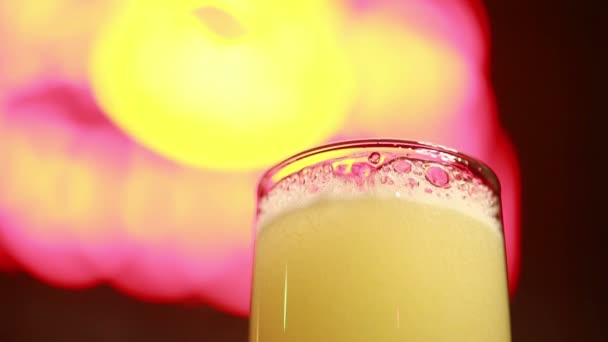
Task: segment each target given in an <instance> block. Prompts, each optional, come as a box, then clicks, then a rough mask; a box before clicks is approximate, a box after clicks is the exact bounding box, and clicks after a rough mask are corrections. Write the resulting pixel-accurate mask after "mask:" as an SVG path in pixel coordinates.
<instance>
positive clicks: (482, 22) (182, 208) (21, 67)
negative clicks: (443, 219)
mask: <svg viewBox="0 0 608 342" xmlns="http://www.w3.org/2000/svg"><path fill="white" fill-rule="evenodd" d="M344 1H345V3H346V4H347V6H346V7H345V8H344V9H343V10H344V13H345V14H346V15H345V17H346V19H345V22H344V23H343V29H344V32H345V37H347V38H345V41H344V42H343V48H344V49H348V51H349V54H350V55H352V56H355V57H357V58H359V59H358V60H356V61H357V63H358V64H356V66H357V68H355V70H354V72H355V74H357V77H359V80H360V82H359V87H360V88H359V93H358V98H357V99H356V100H355V101H354V103H353V105H352V108H351V110H350V112H349V113H348V115H347V116H346V122H345V123H344V125H343V127H342V128H341V129H339V130H338V131H336V132H335V134H334V138H333V139H332V140H333V141H336V140H342V139H351V138H374V137H388V138H404V139H414V140H424V141H432V142H435V143H439V144H443V145H446V146H451V147H454V148H457V149H460V150H462V151H465V152H466V153H468V154H471V155H473V156H475V157H477V158H479V159H481V160H483V161H485V162H487V163H488V164H489V165H490V166H491V167H492V168H493V169H494V170H495V171H496V173H497V174H498V176H499V178H500V180H501V183H502V195H503V197H502V201H503V210H504V213H503V216H504V222H505V236H506V246H507V258H508V271H509V280H510V288H511V291H512V292H513V291H514V289H515V284H516V281H517V278H518V273H519V265H520V230H519V229H520V228H519V218H520V179H519V170H518V162H517V158H516V154H515V151H514V149H513V146H512V145H511V143H510V141H509V139H508V137H507V136H506V135H505V133H504V132H503V130H502V129H501V128H500V126H499V121H498V115H497V112H496V109H495V106H494V99H493V92H492V90H491V87H490V85H489V81H488V75H487V72H488V70H487V69H488V66H487V60H488V44H489V43H488V42H489V40H488V38H489V37H488V28H487V20H486V17H485V13H484V12H483V8H482V7H481V5H480V2H479V1H478V0H470V1H466V0H463V1H441V0H428V1H423V0H417V1H399V0H367V1H363V0H358V1H350V0H348V1H347V0H344ZM9 3H12V2H2V3H1V5H0V12H4V13H9V11H2V9H4V8H5V7H7V6H8V7H10V6H9V5H10V4H9ZM41 3H44V4H45V6H42V7H40V8H39V9H38V10H35V9H36V6H39V5H40V4H41ZM53 3H58V2H56V1H51V0H48V1H38V0H36V1H23V2H18V8H19V11H18V13H20V14H19V15H15V16H10V18H7V20H3V22H2V23H0V37H7V39H6V40H5V41H8V42H10V45H11V47H13V48H14V49H8V50H7V51H12V53H11V54H9V55H7V56H6V57H7V58H4V59H2V60H0V71H2V73H1V76H0V100H2V106H1V107H0V136H1V137H2V144H0V160H2V161H3V165H4V166H3V168H2V169H1V170H0V270H12V269H15V268H16V267H22V268H24V269H25V270H27V271H28V272H30V273H32V274H34V275H35V276H37V277H39V278H41V279H43V280H45V281H47V282H49V283H52V284H55V285H57V286H63V287H69V288H82V287H87V286H92V285H94V284H97V283H99V282H109V283H111V284H113V285H114V286H115V287H117V288H119V289H121V290H123V291H125V292H127V293H129V294H131V295H133V296H136V297H138V298H143V299H147V300H155V301H159V300H160V301H172V302H175V301H185V300H195V301H203V302H206V303H209V304H211V305H214V306H216V307H218V308H221V309H223V310H226V311H229V312H232V313H236V314H241V315H245V314H247V311H248V305H249V285H250V276H251V258H252V249H251V241H252V236H251V232H252V229H251V228H252V219H253V214H254V188H255V184H256V181H257V177H258V176H259V174H260V172H261V170H251V169H242V170H233V171H230V172H222V171H221V170H216V171H210V170H207V169H194V168H191V167H187V166H184V165H181V164H179V163H176V162H172V161H170V160H169V159H167V158H166V157H165V156H161V155H157V154H155V153H153V152H151V151H150V150H148V149H147V148H146V147H144V146H142V145H139V144H137V143H136V142H135V141H134V140H133V139H132V138H131V137H129V136H127V135H126V134H125V133H124V132H123V131H121V130H120V129H119V128H118V127H116V126H115V125H114V124H112V123H111V122H110V121H109V120H108V118H107V117H106V114H105V113H103V112H102V111H101V110H100V108H99V106H98V104H97V103H96V100H97V99H95V98H93V96H92V94H91V92H90V90H89V84H88V82H87V79H86V75H85V72H84V69H86V68H85V64H86V63H85V61H84V60H85V59H86V58H87V54H88V50H87V49H88V46H89V45H90V41H91V40H92V39H93V37H94V36H95V30H96V27H97V26H98V25H99V22H96V21H95V19H97V18H96V17H97V16H96V15H92V12H95V11H93V10H87V11H90V12H91V13H89V12H87V11H85V10H84V9H82V8H80V7H78V8H76V9H73V10H74V11H77V12H75V13H81V12H83V13H88V14H87V15H84V14H83V15H84V16H83V17H81V18H85V17H86V20H85V19H83V20H78V21H77V22H74V24H73V25H71V26H69V27H61V28H58V29H57V31H54V32H53V31H52V27H53V25H54V23H56V22H60V21H61V20H62V18H64V17H66V16H67V13H68V12H69V10H68V9H67V8H68V7H66V6H67V5H66V6H63V7H61V6H55V7H54V5H53V6H51V5H52V4H53ZM61 3H62V4H63V2H61ZM95 4H96V5H95V6H96V7H95V8H97V9H99V12H100V13H101V12H103V13H104V15H103V16H99V17H100V18H102V19H98V20H103V18H105V17H106V16H107V14H108V13H111V11H112V10H111V9H112V4H113V1H110V2H103V1H95ZM64 5H65V4H64ZM11 6H12V5H11ZM28 6H29V7H28ZM0 14H1V13H0ZM72 15H73V14H72ZM4 17H5V16H2V15H0V18H4ZM9 19H10V20H9ZM28 23H35V24H36V25H35V26H34V27H38V28H39V31H40V32H38V31H36V32H34V33H28V32H29V31H27V30H24V28H26V27H29V26H28ZM51 24H53V25H51ZM44 29H46V30H51V31H49V32H46V33H45V32H43V31H44ZM76 31H78V32H81V34H79V35H78V36H77V37H74V36H72V35H71V33H72V32H76ZM359 42H361V43H362V45H357V44H358V43H359ZM368 43H369V44H376V45H375V47H376V49H374V50H372V51H371V53H370V51H368V50H369V49H365V47H366V46H368V45H366V44H368ZM400 46H401V47H403V48H400ZM49 47H52V48H49ZM41 52H44V53H42V54H41ZM19 56H22V57H19ZM378 61H386V62H387V63H397V64H395V65H396V67H394V68H393V67H392V66H391V67H390V68H385V69H382V68H380V69H374V66H377V65H381V64H382V63H376V62H378ZM399 61H401V62H403V61H406V62H407V63H409V64H407V63H406V64H407V65H401V66H400V65H399ZM388 65H389V66H390V65H391V64H388ZM438 67H439V68H441V70H442V73H440V74H438V75H439V76H441V77H440V78H437V77H435V76H433V77H430V78H429V77H428V75H433V73H432V72H433V70H436V68H438ZM397 70H406V71H408V72H410V73H407V72H406V73H404V74H403V75H402V76H403V79H404V80H403V81H402V80H400V79H396V78H395V79H392V78H390V77H391V75H392V73H393V72H395V71H397ZM420 70H422V71H425V70H429V72H419V71H420ZM443 71H445V72H443ZM416 72H418V73H416ZM49 75H51V76H52V77H49ZM378 75H380V76H378ZM383 77H389V81H391V82H388V81H387V82H384V81H383ZM400 77H401V76H400ZM425 77H426V78H425ZM361 80H372V81H373V82H377V83H376V84H378V86H373V87H370V84H372V83H366V82H362V81H361ZM406 82H411V83H410V84H406ZM423 85H424V86H423ZM366 86H367V87H368V88H366ZM370 89H371V90H373V92H370V91H369V90H370ZM370 93H373V94H374V96H375V97H369V96H368V95H369V94H370ZM125 96H128V94H125ZM366 96H367V97H366ZM369 108H374V110H373V111H370V110H369ZM376 109H377V110H376ZM294 152H296V151H294Z"/></svg>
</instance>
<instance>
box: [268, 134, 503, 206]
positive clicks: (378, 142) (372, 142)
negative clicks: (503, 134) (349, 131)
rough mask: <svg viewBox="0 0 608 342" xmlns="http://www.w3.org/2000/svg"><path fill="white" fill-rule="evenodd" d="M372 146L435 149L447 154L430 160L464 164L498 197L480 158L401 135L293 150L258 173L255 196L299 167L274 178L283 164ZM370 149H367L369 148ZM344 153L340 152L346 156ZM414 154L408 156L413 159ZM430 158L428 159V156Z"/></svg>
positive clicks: (496, 184)
mask: <svg viewBox="0 0 608 342" xmlns="http://www.w3.org/2000/svg"><path fill="white" fill-rule="evenodd" d="M373 148H382V149H394V150H395V151H399V150H405V149H409V150H411V151H413V152H414V153H416V156H418V157H419V158H420V157H423V156H425V155H426V156H429V153H437V154H439V155H441V156H444V157H447V159H448V160H439V161H438V160H434V161H437V162H440V163H443V164H446V165H454V164H455V165H459V166H464V167H465V168H466V169H467V170H468V171H470V172H471V173H473V174H474V175H475V176H477V177H479V179H480V180H481V181H482V182H483V183H484V184H485V185H486V186H488V187H489V188H490V190H491V191H492V192H493V193H494V194H495V195H496V196H498V197H499V198H500V181H499V179H498V177H497V176H496V173H495V172H494V171H493V170H492V168H490V167H489V166H488V165H487V164H486V163H484V162H482V161H480V160H479V159H477V158H474V157H472V156H470V155H468V154H466V153H463V152H460V151H458V150H456V149H453V148H450V147H446V146H442V145H438V144H434V143H430V142H421V141H414V140H403V139H352V140H342V141H337V142H332V143H328V144H323V145H319V146H316V147H313V148H310V149H307V150H304V151H302V152H299V153H296V154H294V155H292V156H291V157H288V158H286V159H284V160H283V161H281V162H279V163H277V164H275V165H274V166H271V167H270V168H268V169H267V170H266V171H265V172H264V173H263V174H262V176H261V177H260V180H259V182H258V186H257V197H258V200H259V199H261V198H263V197H265V196H266V195H267V194H268V192H270V190H272V189H273V188H274V186H275V185H276V184H277V183H278V182H279V181H281V180H282V179H284V178H285V177H287V176H289V175H291V174H293V173H295V172H298V171H299V170H295V171H294V172H291V173H288V174H286V175H285V176H283V177H280V178H279V179H274V178H275V176H276V175H277V174H278V173H279V172H280V171H281V170H284V169H285V168H286V167H288V166H290V165H292V164H294V163H296V162H299V161H303V160H306V159H308V158H310V157H312V156H316V155H321V154H325V153H328V152H335V151H342V150H348V149H360V150H365V149H373ZM370 152H371V151H370ZM347 155H348V154H346V153H345V154H344V156H347ZM414 158H415V157H412V159H414ZM327 160H331V158H327V159H323V161H327ZM429 160H430V159H429ZM310 165H314V162H313V163H311V164H305V165H304V166H302V168H305V167H306V166H310Z"/></svg>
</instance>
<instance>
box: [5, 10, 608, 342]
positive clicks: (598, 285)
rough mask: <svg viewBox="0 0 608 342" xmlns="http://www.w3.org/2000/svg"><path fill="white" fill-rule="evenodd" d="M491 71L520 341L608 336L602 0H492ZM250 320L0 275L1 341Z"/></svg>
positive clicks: (226, 325) (236, 330)
mask: <svg viewBox="0 0 608 342" xmlns="http://www.w3.org/2000/svg"><path fill="white" fill-rule="evenodd" d="M485 4H486V8H487V11H488V14H489V17H490V25H491V34H492V65H491V69H492V82H493V85H494V87H495V90H496V97H497V101H498V106H499V110H500V113H501V117H502V122H503V125H504V126H505V128H506V129H507V131H508V132H509V134H510V136H511V137H512V139H513V141H514V143H515V146H516V148H517V151H518V154H519V158H520V162H521V167H522V173H523V208H524V210H523V259H522V260H523V268H522V273H521V278H520V286H519V289H518V292H517V294H516V296H515V298H514V299H513V301H512V330H513V341H516V342H525V341H608V332H606V331H605V330H603V329H602V323H606V324H608V317H607V316H606V311H607V308H608V306H606V305H605V304H606V303H605V302H606V299H607V295H606V294H605V293H604V292H603V291H602V290H603V289H605V288H608V287H607V286H608V284H607V282H606V273H607V268H608V262H607V261H608V259H607V258H605V256H604V255H603V254H604V252H603V251H601V247H602V245H603V244H604V243H605V241H606V240H605V230H606V229H608V224H606V223H605V222H606V221H604V223H601V221H599V220H598V218H599V216H600V214H602V212H601V210H602V208H601V205H602V201H601V200H600V198H601V195H602V194H603V195H604V197H607V196H608V193H606V192H604V193H602V191H601V190H600V187H601V186H603V185H604V184H605V183H606V182H607V180H608V174H607V173H606V172H605V170H606V169H605V168H603V165H602V164H608V163H604V162H603V161H602V159H604V158H605V157H604V156H605V155H606V153H605V152H604V153H603V154H602V153H600V152H601V151H600V150H599V148H600V146H601V145H600V143H599V137H600V135H601V133H602V127H601V125H600V124H599V121H598V119H599V118H601V114H606V113H605V112H604V113H601V112H600V108H601V104H600V90H601V89H602V86H603V83H602V82H603V81H604V80H603V79H601V77H600V68H601V67H602V65H601V63H600V61H602V60H604V61H605V59H603V58H602V56H600V53H601V52H602V51H601V47H602V46H604V47H605V45H606V35H605V34H602V32H601V31H600V26H601V25H600V23H601V22H600V20H601V18H600V16H601V14H602V11H600V9H599V1H598V4H597V5H594V4H592V3H590V2H587V3H585V2H576V1H557V0H553V1H546V0H543V1H539V0H534V1H530V0H488V1H485ZM596 118H598V119H596ZM604 202H606V203H608V200H606V199H604ZM246 339H247V321H246V320H245V319H242V318H234V317H230V316H227V315H224V314H221V313H218V312H216V311H214V310H212V309H208V308H204V307H197V308H194V307H193V308H185V307H176V306H173V305H160V304H150V303H143V302H139V301H136V300H134V299H131V298H129V297H126V296H124V295H122V294H120V293H117V292H116V291H114V290H112V289H110V288H108V287H98V288H94V289H89V290H83V291H68V290H63V289H57V288H53V287H50V286H48V285H45V284H42V283H40V282H38V281H36V280H34V279H32V278H30V277H28V276H26V275H23V274H1V275H0V342H12V341H34V342H35V341H92V342H95V341H117V342H120V341H150V342H153V341H246Z"/></svg>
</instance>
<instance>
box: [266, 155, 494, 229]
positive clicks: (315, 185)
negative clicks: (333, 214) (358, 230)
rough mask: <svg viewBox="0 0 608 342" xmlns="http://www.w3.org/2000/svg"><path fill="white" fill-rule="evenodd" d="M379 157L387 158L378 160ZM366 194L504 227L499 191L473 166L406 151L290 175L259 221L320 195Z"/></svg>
mask: <svg viewBox="0 0 608 342" xmlns="http://www.w3.org/2000/svg"><path fill="white" fill-rule="evenodd" d="M376 154H377V155H378V156H376ZM361 160H364V161H361ZM380 161H382V162H383V163H382V164H380V165H376V164H378V163H379V162H380ZM361 197H379V198H399V199H401V200H411V201H416V202H425V203H428V204H431V205H438V206H442V207H448V208H451V209H454V210H458V211H461V212H463V213H465V214H467V215H470V216H472V217H474V218H476V219H479V220H481V221H483V222H485V223H487V224H488V225H490V226H492V227H496V229H497V231H500V228H501V223H500V205H499V200H498V197H497V196H496V194H494V192H493V191H492V190H491V189H490V188H489V187H488V186H486V185H485V184H484V182H483V181H482V180H481V179H480V178H479V177H477V176H475V175H474V174H473V173H471V172H470V171H469V170H467V169H464V168H460V167H459V166H455V165H446V164H442V163H441V162H436V161H422V160H415V159H411V158H406V157H402V156H399V157H394V156H393V158H387V156H386V155H384V156H383V155H380V154H379V153H377V152H374V153H372V154H369V155H366V156H365V158H344V159H336V160H333V161H330V162H324V163H320V164H316V165H313V166H309V167H306V168H304V169H302V170H301V171H299V172H297V173H295V174H292V175H290V176H287V177H285V178H284V179H282V180H281V181H279V182H278V183H277V184H276V185H275V186H274V187H273V188H272V189H271V190H270V191H269V192H268V193H267V194H266V195H265V196H264V197H263V198H262V199H261V200H260V202H259V204H258V209H259V214H258V227H263V226H264V225H265V223H267V222H269V221H271V220H272V219H273V218H275V217H276V216H277V215H280V214H282V213H284V212H286V211H290V210H294V209H297V208H299V207H305V206H308V205H310V204H312V203H313V202H316V201H320V200H327V199H332V200H348V199H356V198H361Z"/></svg>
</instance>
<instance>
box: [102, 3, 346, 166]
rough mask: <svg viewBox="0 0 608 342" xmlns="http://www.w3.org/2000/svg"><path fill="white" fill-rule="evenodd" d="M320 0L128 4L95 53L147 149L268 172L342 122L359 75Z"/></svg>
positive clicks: (112, 104) (121, 120)
mask: <svg viewBox="0 0 608 342" xmlns="http://www.w3.org/2000/svg"><path fill="white" fill-rule="evenodd" d="M334 15H335V13H334V10H333V8H331V7H330V5H329V4H328V2H325V1H320V0H315V1H305V2H291V1H290V2H283V1H279V0H258V1H219V0H218V1H204V0H202V1H178V2H174V3H173V2H168V1H156V0H154V1H143V0H134V1H130V2H128V3H127V4H126V5H125V6H124V7H123V8H122V9H121V10H120V11H118V12H117V13H116V17H115V18H114V19H113V20H111V21H110V22H109V23H108V25H107V26H106V27H105V29H104V30H102V32H101V34H100V36H99V38H98V40H97V42H96V44H95V46H94V48H93V52H92V57H91V62H90V75H91V79H92V84H93V88H94V91H95V93H96V96H97V98H98V100H99V102H100V104H101V106H102V107H103V108H104V109H105V111H106V112H107V113H108V115H109V116H110V117H111V118H112V120H113V121H114V122H115V123H116V124H117V125H118V126H120V127H121V128H122V129H124V130H125V131H126V132H128V133H129V134H130V135H132V136H133V137H134V138H135V139H137V140H138V141H139V142H141V143H142V144H144V145H146V146H148V147H149V148H151V149H153V150H155V151H156V152H159V153H161V154H163V155H165V156H166V157H169V158H171V159H174V160H177V161H179V162H183V163H187V164H191V165H196V166H202V167H207V168H256V167H263V166H266V165H268V164H269V163H272V162H275V161H276V160H277V159H280V158H282V157H285V156H287V155H289V154H291V153H293V152H296V151H298V150H301V149H303V148H307V147H310V146H311V145H315V144H318V143H321V142H322V141H324V140H326V139H327V138H328V137H330V136H331V135H332V134H333V133H334V132H335V131H336V130H337V129H338V128H339V126H340V125H341V124H342V122H343V120H344V117H345V115H346V112H347V108H348V105H349V104H350V102H351V101H350V100H351V85H352V82H351V81H350V77H351V76H350V72H349V67H348V63H346V58H345V53H344V51H343V50H341V49H340V47H339V44H338V43H337V41H336V40H337V37H336V31H335V30H334V24H336V19H334Z"/></svg>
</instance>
